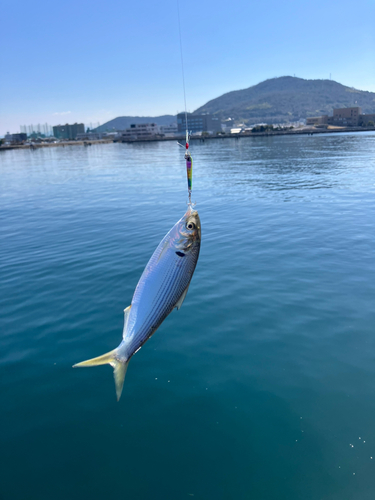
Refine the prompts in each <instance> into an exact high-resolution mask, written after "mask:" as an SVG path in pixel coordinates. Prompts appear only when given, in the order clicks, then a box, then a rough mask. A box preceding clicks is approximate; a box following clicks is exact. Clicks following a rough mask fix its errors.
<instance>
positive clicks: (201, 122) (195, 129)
mask: <svg viewBox="0 0 375 500" xmlns="http://www.w3.org/2000/svg"><path fill="white" fill-rule="evenodd" d="M187 126H188V131H189V133H191V134H196V133H199V132H208V133H211V134H216V132H221V121H220V120H219V118H217V117H216V116H212V115H209V114H207V115H195V114H193V113H187ZM177 129H178V133H179V134H184V133H185V131H186V118H185V113H178V115H177Z"/></svg>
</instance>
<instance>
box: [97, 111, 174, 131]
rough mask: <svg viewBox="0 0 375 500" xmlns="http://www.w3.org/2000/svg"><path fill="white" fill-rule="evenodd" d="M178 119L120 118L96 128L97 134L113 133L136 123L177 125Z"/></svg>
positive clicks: (168, 116) (164, 117) (166, 116)
mask: <svg viewBox="0 0 375 500" xmlns="http://www.w3.org/2000/svg"><path fill="white" fill-rule="evenodd" d="M176 121H177V118H176V117H175V116H173V115H163V116H119V117H117V118H114V119H113V120H110V121H109V122H107V123H104V124H103V125H100V127H98V128H96V129H95V131H96V132H112V131H114V130H125V129H126V128H129V127H130V125H131V124H133V123H135V124H138V123H156V124H157V125H170V124H171V123H176Z"/></svg>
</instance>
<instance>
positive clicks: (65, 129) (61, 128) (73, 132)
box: [53, 123, 85, 139]
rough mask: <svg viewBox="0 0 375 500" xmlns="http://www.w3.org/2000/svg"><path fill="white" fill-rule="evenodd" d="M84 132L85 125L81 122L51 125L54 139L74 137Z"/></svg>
mask: <svg viewBox="0 0 375 500" xmlns="http://www.w3.org/2000/svg"><path fill="white" fill-rule="evenodd" d="M84 132H85V126H84V124H83V123H74V124H73V125H69V124H68V123H66V124H65V125H56V126H55V127H53V135H54V137H56V139H76V138H77V135H78V134H83V133H84Z"/></svg>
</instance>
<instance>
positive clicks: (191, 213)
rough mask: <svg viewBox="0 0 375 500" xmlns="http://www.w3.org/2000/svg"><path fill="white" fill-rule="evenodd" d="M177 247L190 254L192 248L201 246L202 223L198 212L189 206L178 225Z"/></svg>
mask: <svg viewBox="0 0 375 500" xmlns="http://www.w3.org/2000/svg"><path fill="white" fill-rule="evenodd" d="M176 229H177V231H176V233H175V239H174V240H175V241H174V244H175V247H176V248H177V249H178V250H180V251H183V252H184V253H187V252H189V251H190V250H191V249H192V248H194V247H196V246H200V242H201V221H200V218H199V215H198V212H197V211H196V210H194V209H193V208H192V207H191V206H189V208H188V210H187V212H186V213H185V215H184V216H183V217H181V219H180V220H179V221H178V223H177V224H176Z"/></svg>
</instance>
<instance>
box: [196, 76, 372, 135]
mask: <svg viewBox="0 0 375 500" xmlns="http://www.w3.org/2000/svg"><path fill="white" fill-rule="evenodd" d="M351 106H360V107H361V108H362V113H375V93H374V92H367V91H363V90H356V89H353V88H351V87H346V86H345V85H341V83H338V82H334V81H332V80H304V79H303V78H296V77H292V76H282V77H280V78H271V79H270V80H265V81H264V82H261V83H258V84H257V85H254V86H252V87H249V88H248V89H244V90H235V91H233V92H228V93H226V94H223V95H222V96H220V97H217V98H216V99H212V100H211V101H208V102H207V104H205V105H204V106H201V107H200V108H198V109H197V110H195V111H194V113H196V114H200V113H211V114H213V115H216V116H218V117H219V118H234V119H235V120H236V121H244V122H245V123H248V124H249V125H250V124H254V123H260V122H267V123H283V122H289V121H297V120H299V119H300V118H307V117H310V116H320V115H329V114H332V111H333V108H346V107H351Z"/></svg>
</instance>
